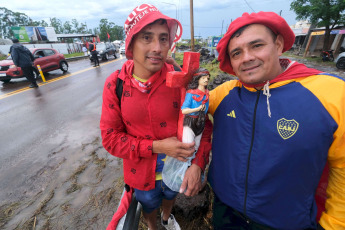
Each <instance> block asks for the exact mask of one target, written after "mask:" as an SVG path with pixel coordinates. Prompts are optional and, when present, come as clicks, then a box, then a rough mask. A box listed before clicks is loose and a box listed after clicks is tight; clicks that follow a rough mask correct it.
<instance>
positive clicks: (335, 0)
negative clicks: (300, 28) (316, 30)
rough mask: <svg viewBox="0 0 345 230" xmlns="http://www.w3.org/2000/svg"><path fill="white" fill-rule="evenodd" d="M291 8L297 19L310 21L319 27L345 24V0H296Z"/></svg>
mask: <svg viewBox="0 0 345 230" xmlns="http://www.w3.org/2000/svg"><path fill="white" fill-rule="evenodd" d="M290 6H291V9H292V10H293V11H295V13H296V14H297V19H309V20H310V22H311V23H314V24H316V25H317V26H319V27H321V26H327V25H330V26H331V25H332V26H333V25H339V24H340V25H341V24H342V25H343V24H344V23H345V20H344V19H345V18H344V16H345V15H344V11H345V1H344V0H323V1H320V0H294V1H293V2H292V3H291V5H290Z"/></svg>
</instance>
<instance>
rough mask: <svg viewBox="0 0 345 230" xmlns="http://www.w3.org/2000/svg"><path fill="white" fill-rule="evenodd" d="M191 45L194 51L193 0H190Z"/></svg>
mask: <svg viewBox="0 0 345 230" xmlns="http://www.w3.org/2000/svg"><path fill="white" fill-rule="evenodd" d="M190 45H191V51H192V52H193V51H194V19H193V0H190Z"/></svg>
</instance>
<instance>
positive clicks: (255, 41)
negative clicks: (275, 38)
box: [249, 38, 264, 45]
mask: <svg viewBox="0 0 345 230" xmlns="http://www.w3.org/2000/svg"><path fill="white" fill-rule="evenodd" d="M263 41H264V40H262V39H260V38H259V39H256V40H254V41H251V42H249V44H251V45H252V44H255V43H259V42H263Z"/></svg>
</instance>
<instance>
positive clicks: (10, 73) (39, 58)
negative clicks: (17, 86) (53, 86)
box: [0, 48, 68, 83]
mask: <svg viewBox="0 0 345 230" xmlns="http://www.w3.org/2000/svg"><path fill="white" fill-rule="evenodd" d="M29 50H30V51H31V52H32V54H33V55H34V57H35V60H34V69H35V71H34V75H35V78H36V79H37V78H38V77H39V71H38V69H37V65H40V67H41V69H42V72H44V73H45V72H49V71H53V70H56V69H61V70H62V72H64V73H65V72H67V71H68V63H67V61H66V59H65V57H64V55H63V54H61V53H59V52H58V51H57V50H55V49H51V48H30V49H29ZM21 77H25V76H24V75H23V71H22V70H21V68H20V67H18V68H17V67H14V64H13V61H12V57H11V56H9V57H8V58H7V59H6V60H3V61H0V81H2V82H5V83H7V82H10V81H11V79H15V78H21Z"/></svg>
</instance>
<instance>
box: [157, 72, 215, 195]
mask: <svg viewBox="0 0 345 230" xmlns="http://www.w3.org/2000/svg"><path fill="white" fill-rule="evenodd" d="M209 79H210V73H209V72H208V71H207V70H206V69H204V68H199V69H198V70H197V71H196V72H195V73H194V74H193V78H192V80H191V82H190V83H189V85H188V87H187V93H186V97H185V100H184V103H183V105H182V107H181V110H182V114H184V120H183V133H182V142H184V143H192V142H195V152H194V154H193V156H191V157H189V158H188V161H187V162H183V161H179V160H177V159H176V158H173V157H170V156H167V157H166V160H165V162H164V167H163V172H162V177H163V181H164V183H165V184H166V185H167V186H168V187H169V188H170V189H171V190H173V191H176V192H179V190H180V187H181V184H182V181H183V178H184V175H185V173H186V171H187V169H188V167H189V166H190V165H191V162H192V160H193V159H194V158H195V154H196V152H197V151H198V148H199V145H200V140H201V136H202V132H203V131H204V127H205V120H206V114H207V110H208V97H209V93H208V90H207V85H208V81H209Z"/></svg>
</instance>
